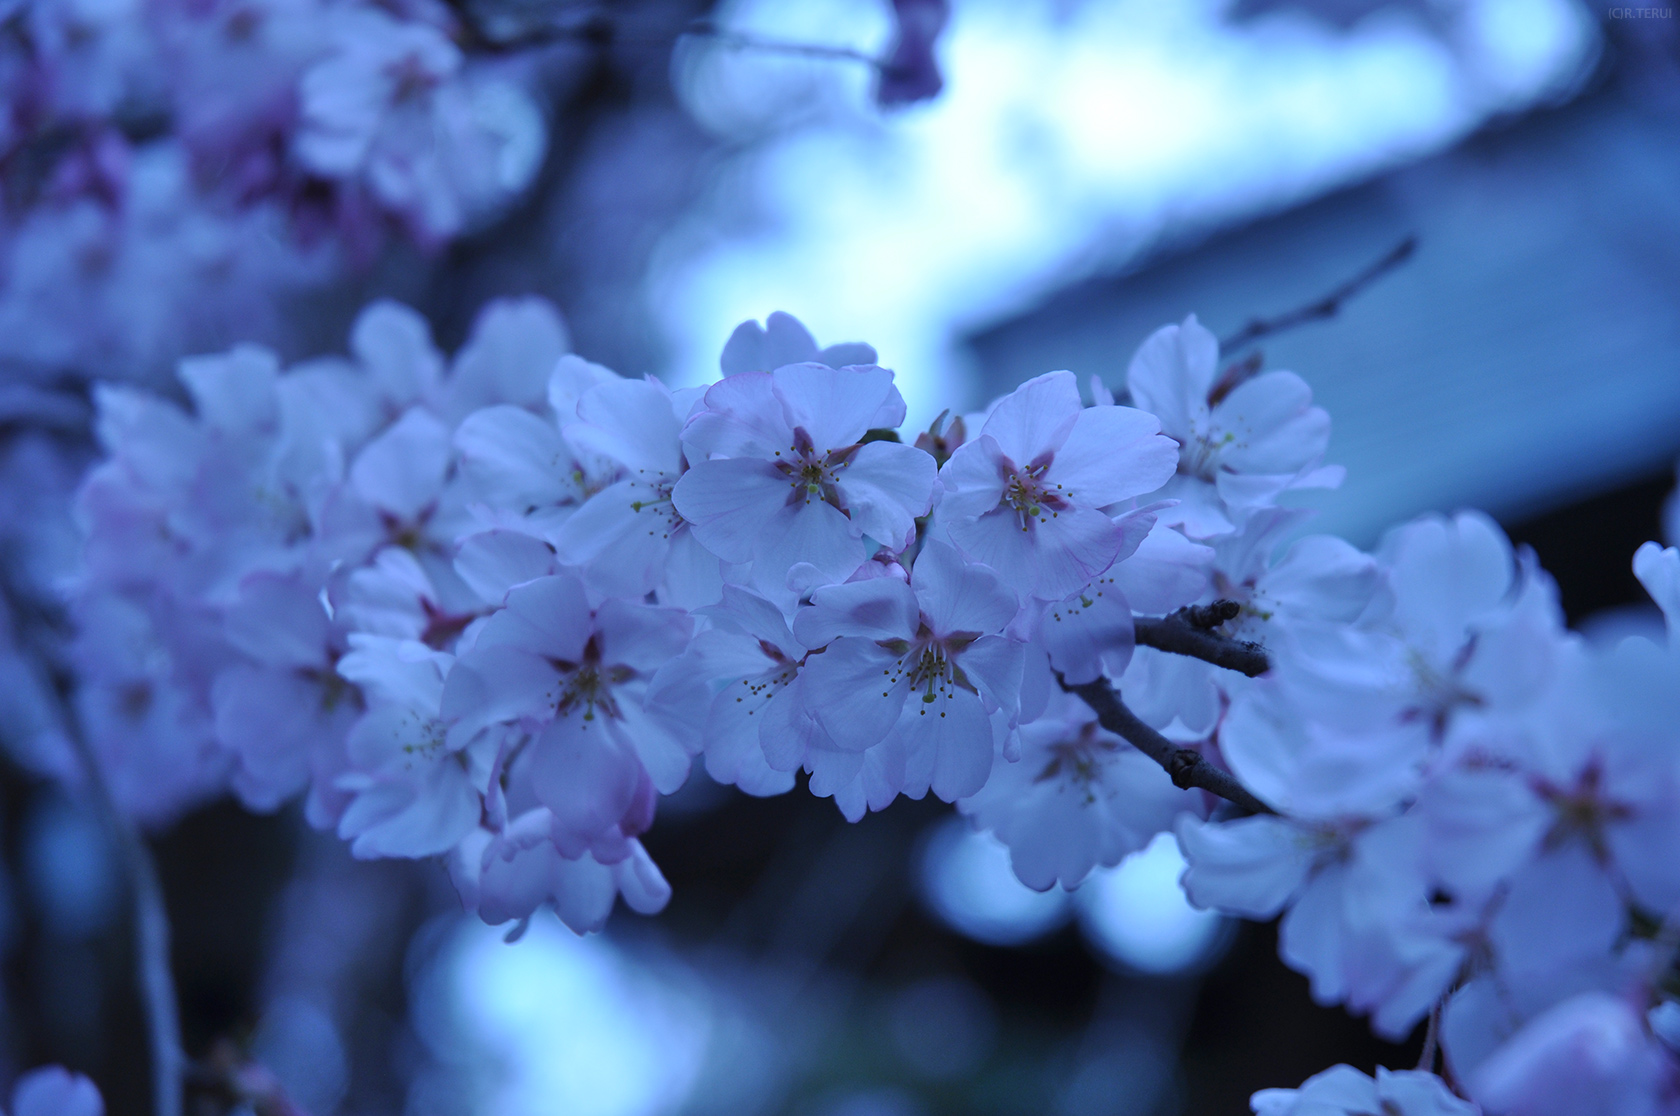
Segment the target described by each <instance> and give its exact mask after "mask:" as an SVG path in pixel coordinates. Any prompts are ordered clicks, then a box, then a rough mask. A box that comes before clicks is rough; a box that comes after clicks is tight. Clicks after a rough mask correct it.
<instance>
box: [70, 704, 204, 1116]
mask: <svg viewBox="0 0 1680 1116" xmlns="http://www.w3.org/2000/svg"><path fill="white" fill-rule="evenodd" d="M65 706H66V708H65V722H66V723H65V734H66V735H67V736H69V737H70V742H71V744H72V745H73V746H74V748H75V750H76V758H77V759H78V760H80V761H81V764H82V768H83V770H84V771H86V773H87V780H88V788H89V789H90V790H91V791H92V792H93V794H92V796H93V802H94V808H95V809H96V810H97V811H98V813H99V816H100V820H101V821H102V822H104V824H105V829H106V831H107V832H108V833H109V834H110V835H111V839H112V840H113V841H114V842H115V843H116V845H117V848H118V850H119V851H120V852H121V854H122V859H123V866H124V868H125V869H126V871H127V874H128V882H129V886H130V887H131V888H133V889H134V961H135V966H136V968H137V969H138V970H139V977H140V1002H141V1004H142V1006H143V1007H144V1009H145V1012H146V1030H147V1032H148V1037H149V1038H150V1040H151V1048H152V1112H153V1116H181V1076H182V1072H183V1070H184V1069H185V1063H186V1059H185V1056H184V1055H183V1054H182V1052H181V1020H180V1014H179V1009H178V1007H177V1005H176V999H175V977H174V973H173V972H172V970H171V968H170V960H169V908H168V907H167V906H166V905H165V903H164V899H163V885H162V884H161V883H159V881H158V874H157V864H156V863H155V862H154V861H153V860H152V852H151V849H149V848H148V847H147V846H146V840H145V838H144V837H142V836H141V835H140V831H139V830H138V829H136V828H135V826H134V823H133V822H131V821H130V820H129V819H128V818H127V817H125V816H124V815H123V814H122V812H121V811H120V810H119V809H118V808H117V803H116V800H115V799H114V798H112V797H111V791H110V788H109V787H108V786H107V785H106V783H105V776H104V774H103V773H102V772H101V771H100V769H99V760H98V758H97V757H96V756H95V755H94V754H93V749H92V747H91V746H89V744H88V742H87V738H86V737H84V736H83V735H82V732H81V728H80V727H79V726H78V725H77V724H76V723H75V721H74V720H73V718H74V716H75V714H74V713H73V712H72V711H71V710H70V709H69V708H68V703H67V702H66V703H65Z"/></svg>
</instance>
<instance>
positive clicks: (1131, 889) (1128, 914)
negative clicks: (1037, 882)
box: [1074, 833, 1229, 976]
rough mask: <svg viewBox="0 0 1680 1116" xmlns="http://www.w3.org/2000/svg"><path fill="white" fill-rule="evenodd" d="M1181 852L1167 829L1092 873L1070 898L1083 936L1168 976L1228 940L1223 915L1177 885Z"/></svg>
mask: <svg viewBox="0 0 1680 1116" xmlns="http://www.w3.org/2000/svg"><path fill="white" fill-rule="evenodd" d="M1184 866H1185V865H1184V856H1183V854H1181V853H1180V852H1179V851H1178V843H1177V842H1176V841H1175V840H1173V837H1172V834H1170V833H1158V834H1156V835H1155V839H1154V840H1152V841H1151V842H1150V843H1149V845H1148V847H1147V848H1145V849H1143V851H1141V852H1136V853H1133V854H1132V855H1131V856H1128V857H1127V858H1126V859H1125V860H1122V861H1121V862H1120V864H1119V865H1118V866H1117V867H1114V868H1099V869H1097V870H1096V871H1095V872H1093V873H1091V876H1090V878H1088V879H1087V880H1086V881H1085V882H1084V883H1083V884H1081V885H1080V887H1079V890H1078V891H1077V892H1075V893H1074V899H1075V901H1076V902H1077V904H1078V906H1079V924H1080V926H1081V927H1082V928H1083V929H1084V931H1085V936H1086V937H1087V938H1088V939H1090V941H1091V943H1092V944H1093V945H1095V946H1096V947H1097V948H1098V949H1099V950H1101V951H1102V952H1103V953H1104V954H1106V955H1107V956H1108V957H1110V958H1112V959H1113V960H1115V961H1118V962H1119V963H1120V964H1121V965H1123V966H1125V967H1126V968H1129V969H1135V970H1137V971H1138V972H1143V973H1149V974H1151V975H1157V976H1168V975H1171V974H1174V973H1184V972H1188V971H1191V970H1194V969H1198V968H1201V967H1203V966H1205V965H1207V964H1209V963H1210V962H1212V961H1213V960H1214V959H1216V958H1217V957H1218V955H1219V953H1220V952H1221V951H1222V950H1223V947H1224V946H1225V944H1226V942H1227V941H1228V940H1229V926H1228V924H1227V923H1226V920H1225V919H1224V918H1222V917H1221V916H1220V915H1218V914H1217V913H1215V912H1213V911H1199V910H1197V909H1196V908H1195V907H1192V906H1191V905H1190V901H1189V900H1188V899H1186V898H1185V896H1184V889H1183V888H1182V887H1180V886H1179V883H1178V878H1179V876H1180V875H1182V874H1183V872H1184Z"/></svg>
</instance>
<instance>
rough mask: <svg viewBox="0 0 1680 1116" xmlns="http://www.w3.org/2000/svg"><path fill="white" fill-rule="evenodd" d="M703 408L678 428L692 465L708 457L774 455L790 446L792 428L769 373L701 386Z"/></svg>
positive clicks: (786, 451)
mask: <svg viewBox="0 0 1680 1116" xmlns="http://www.w3.org/2000/svg"><path fill="white" fill-rule="evenodd" d="M704 408H705V409H704V410H700V411H696V412H695V413H694V414H693V415H691V416H690V417H689V419H688V422H687V423H686V424H685V425H684V426H683V432H682V440H683V442H684V443H685V444H686V445H687V446H688V447H689V451H690V452H689V454H688V459H689V461H690V462H691V463H697V462H700V461H705V460H707V459H709V458H712V457H775V456H776V455H777V454H778V453H788V452H789V451H790V450H791V449H792V448H793V428H792V427H791V426H789V425H788V422H787V419H786V416H785V415H784V413H783V409H782V404H781V401H780V400H779V399H777V398H776V391H775V382H774V381H773V380H771V378H770V373H769V372H745V373H741V374H740V375H736V376H730V377H729V378H728V379H724V380H719V381H718V382H717V383H715V384H713V385H712V386H711V387H710V388H708V389H707V390H706V397H705V403H704Z"/></svg>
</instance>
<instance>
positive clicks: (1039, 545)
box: [950, 507, 1123, 600]
mask: <svg viewBox="0 0 1680 1116" xmlns="http://www.w3.org/2000/svg"><path fill="white" fill-rule="evenodd" d="M950 532H951V539H952V541H954V542H955V543H956V544H957V545H958V546H959V547H961V548H962V550H963V553H964V554H966V555H967V556H968V557H969V558H970V559H972V560H973V561H976V562H981V563H983V564H985V565H988V566H990V567H992V569H994V570H996V571H997V572H998V574H999V575H1000V576H1001V577H1002V578H1003V579H1004V581H1006V582H1007V583H1008V584H1010V585H1011V586H1014V587H1015V588H1016V589H1017V590H1020V591H1021V592H1023V593H1026V594H1030V595H1031V596H1034V597H1038V598H1039V599H1041V600H1060V599H1061V598H1063V597H1065V596H1067V595H1068V594H1069V593H1072V592H1073V591H1074V590H1075V589H1078V588H1080V587H1081V586H1083V585H1086V584H1088V583H1089V582H1091V581H1092V580H1093V579H1095V578H1096V577H1097V576H1099V575H1100V574H1102V573H1103V572H1104V571H1106V570H1107V569H1108V568H1109V567H1110V566H1112V565H1113V564H1114V558H1115V555H1117V554H1119V553H1120V546H1121V543H1122V542H1123V534H1122V532H1121V530H1120V528H1118V527H1116V526H1115V525H1114V522H1113V521H1112V520H1110V519H1109V518H1108V516H1106V515H1103V514H1102V513H1101V512H1099V511H1093V510H1092V509H1090V508H1079V507H1075V508H1069V509H1067V510H1066V511H1061V512H1052V513H1049V514H1046V515H1041V516H1037V517H1034V518H1030V519H1029V520H1028V521H1027V525H1026V527H1025V528H1023V527H1022V526H1021V523H1020V517H1019V516H1018V515H1017V514H1016V513H1015V512H1014V510H1013V509H1009V510H1000V511H995V512H991V513H989V514H987V515H983V516H981V517H980V518H979V519H977V520H975V521H973V522H972V523H968V522H957V523H953V524H951V527H950Z"/></svg>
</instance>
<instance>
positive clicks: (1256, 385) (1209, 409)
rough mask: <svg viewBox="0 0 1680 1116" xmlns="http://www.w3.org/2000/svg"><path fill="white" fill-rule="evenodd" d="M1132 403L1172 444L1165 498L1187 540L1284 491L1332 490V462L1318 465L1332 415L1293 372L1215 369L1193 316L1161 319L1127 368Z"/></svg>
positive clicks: (1211, 345) (1214, 357)
mask: <svg viewBox="0 0 1680 1116" xmlns="http://www.w3.org/2000/svg"><path fill="white" fill-rule="evenodd" d="M1126 387H1127V389H1128V390H1129V391H1130V392H1131V396H1132V400H1133V401H1134V402H1135V403H1136V404H1137V405H1138V406H1139V407H1141V408H1143V409H1144V410H1145V411H1148V412H1151V413H1153V414H1155V415H1158V416H1159V417H1160V423H1161V426H1160V429H1161V431H1162V432H1163V433H1164V434H1166V435H1167V436H1168V437H1170V438H1173V439H1174V440H1176V441H1177V442H1178V444H1179V447H1180V449H1179V454H1178V475H1177V476H1176V477H1175V478H1174V479H1173V481H1172V483H1170V484H1168V485H1167V486H1166V488H1165V489H1163V490H1162V495H1163V496H1167V497H1171V498H1173V499H1177V500H1180V501H1182V502H1181V503H1180V504H1179V505H1178V507H1177V508H1176V509H1175V510H1173V511H1172V512H1170V513H1169V514H1168V519H1167V522H1168V523H1171V524H1173V525H1174V526H1179V527H1182V528H1183V530H1184V532H1185V533H1186V534H1187V535H1189V536H1190V537H1191V538H1193V539H1202V538H1208V537H1211V536H1214V535H1222V534H1226V533H1228V532H1230V531H1232V530H1235V529H1237V528H1238V527H1239V526H1240V525H1241V522H1242V520H1243V519H1245V518H1246V517H1247V516H1248V515H1249V514H1250V513H1252V512H1253V511H1255V510H1257V509H1259V508H1262V507H1266V506H1268V505H1270V504H1271V503H1272V502H1273V501H1274V500H1275V499H1276V497H1277V496H1278V494H1279V493H1282V492H1284V491H1286V490H1289V489H1297V488H1334V487H1336V486H1337V485H1339V484H1341V480H1342V473H1343V470H1341V468H1340V467H1338V466H1325V467H1320V465H1319V462H1320V460H1322V458H1323V456H1324V451H1325V449H1326V447H1327V446H1328V444H1329V439H1330V417H1329V415H1327V414H1326V413H1325V411H1324V409H1323V408H1322V407H1315V406H1313V405H1312V389H1311V388H1309V387H1308V386H1307V384H1306V382H1305V381H1303V380H1302V379H1301V378H1300V377H1299V376H1297V375H1295V374H1294V373H1293V372H1264V373H1261V374H1259V375H1255V376H1253V377H1251V378H1244V376H1243V374H1242V370H1241V368H1240V366H1234V367H1233V368H1230V369H1227V370H1226V371H1225V372H1223V373H1221V372H1220V370H1219V342H1218V341H1216V340H1215V339H1214V336H1213V334H1211V333H1209V332H1208V331H1207V329H1206V327H1204V326H1203V325H1202V324H1201V323H1200V322H1198V321H1197V320H1196V316H1195V315H1194V314H1192V315H1190V317H1188V318H1186V319H1185V320H1184V323H1183V324H1182V325H1169V326H1162V327H1161V328H1160V329H1158V330H1156V331H1155V332H1154V333H1153V334H1151V335H1150V336H1149V338H1148V340H1146V341H1144V343H1143V344H1142V345H1141V346H1139V348H1138V351H1137V355H1135V356H1134V357H1132V362H1131V365H1130V366H1129V367H1128V368H1127V370H1126Z"/></svg>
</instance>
